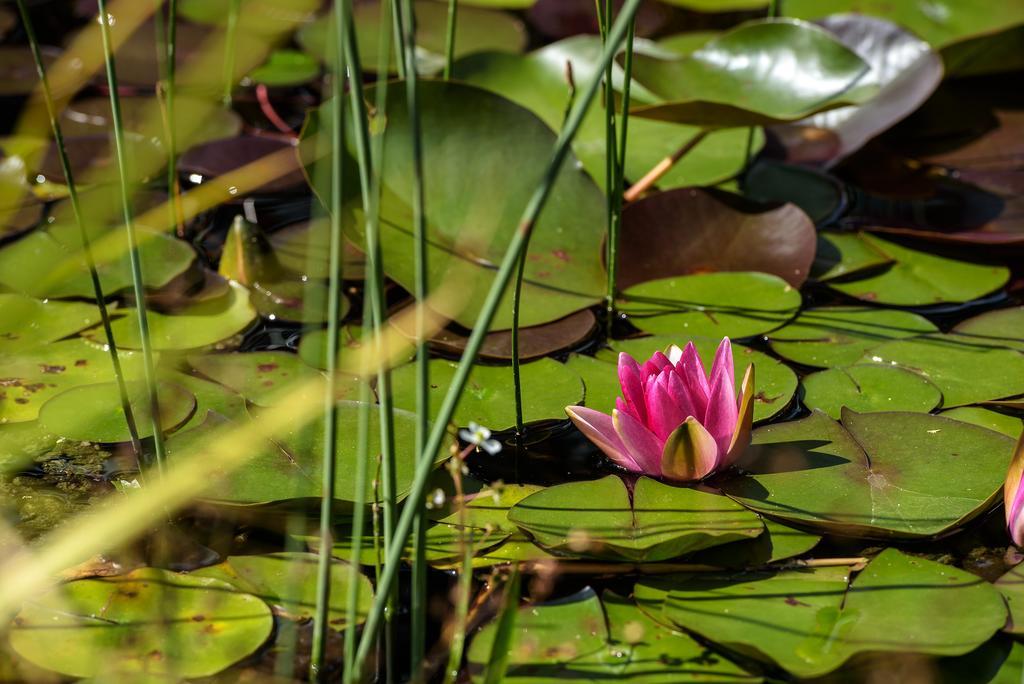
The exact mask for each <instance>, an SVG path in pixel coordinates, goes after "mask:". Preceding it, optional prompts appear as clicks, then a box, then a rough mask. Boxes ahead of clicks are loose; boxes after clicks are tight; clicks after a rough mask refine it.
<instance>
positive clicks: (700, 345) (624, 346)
mask: <svg viewBox="0 0 1024 684" xmlns="http://www.w3.org/2000/svg"><path fill="white" fill-rule="evenodd" d="M686 342H693V345H694V346H695V347H696V348H697V353H698V354H699V355H700V358H701V361H702V362H703V363H704V367H705V368H707V369H710V368H711V364H712V362H713V361H714V359H715V350H716V349H717V348H718V344H719V342H721V340H720V339H716V338H713V337H686V336H683V337H638V338H635V339H631V340H612V341H611V347H612V349H613V350H615V352H626V353H627V354H630V355H632V356H633V358H635V359H637V360H639V361H643V360H645V359H648V358H650V357H651V355H652V354H653V353H654V352H656V351H664V350H665V349H667V348H668V347H669V346H671V345H673V344H677V345H680V346H684V345H685V344H686ZM732 355H733V356H732V357H733V366H734V371H735V372H734V376H735V378H736V392H737V393H738V392H739V391H740V384H741V383H742V382H743V374H744V373H745V372H746V370H747V366H749V365H751V364H753V366H754V391H755V394H754V420H755V421H761V420H767V419H769V418H771V417H772V416H775V415H776V414H778V413H779V412H781V411H782V410H783V409H785V408H786V406H788V405H789V402H790V400H791V399H792V398H793V395H794V394H795V393H796V389H797V385H798V382H797V379H796V374H795V373H794V372H793V371H792V370H791V369H790V368H789V367H788V366H787V365H786V364H784V363H782V362H780V361H778V360H777V359H773V358H772V357H770V356H768V355H767V354H765V353H764V352H759V351H757V350H756V349H751V348H750V347H744V346H743V345H741V344H736V343H735V342H733V343H732ZM616 357H617V355H612V354H609V355H607V356H602V353H601V352H599V353H598V358H599V359H602V358H606V359H607V360H608V361H609V362H611V363H616V361H617V358H616ZM581 375H583V374H582V373H581ZM612 376H613V377H614V378H615V382H616V387H615V388H614V390H615V391H614V393H611V392H609V393H607V394H600V395H597V396H595V394H594V393H591V392H590V391H589V389H588V391H587V403H586V405H587V406H590V407H591V408H596V409H598V410H599V411H600V410H604V408H607V409H608V410H611V407H612V406H614V404H615V397H617V396H618V395H619V392H620V388H619V387H618V375H617V374H616V373H612ZM583 377H584V382H587V379H588V378H591V377H593V376H592V375H584V376H583ZM598 397H600V398H599V399H598ZM591 399H596V400H597V401H598V402H600V403H599V404H594V403H591Z"/></svg>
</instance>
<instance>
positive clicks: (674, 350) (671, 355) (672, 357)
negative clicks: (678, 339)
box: [665, 344, 683, 366]
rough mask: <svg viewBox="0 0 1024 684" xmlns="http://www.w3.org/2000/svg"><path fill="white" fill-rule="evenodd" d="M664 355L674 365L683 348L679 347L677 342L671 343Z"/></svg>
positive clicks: (679, 357) (681, 356)
mask: <svg viewBox="0 0 1024 684" xmlns="http://www.w3.org/2000/svg"><path fill="white" fill-rule="evenodd" d="M665 356H667V357H668V360H669V361H670V362H671V363H672V365H673V366H674V365H676V364H677V363H679V361H680V359H682V358H683V350H682V349H680V348H679V345H678V344H673V345H671V346H669V348H668V349H666V350H665Z"/></svg>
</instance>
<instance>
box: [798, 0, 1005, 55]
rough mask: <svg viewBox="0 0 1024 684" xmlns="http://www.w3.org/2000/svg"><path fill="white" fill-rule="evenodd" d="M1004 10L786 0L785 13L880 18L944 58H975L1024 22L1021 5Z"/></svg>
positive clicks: (974, 1) (972, 4) (949, 2)
mask: <svg viewBox="0 0 1024 684" xmlns="http://www.w3.org/2000/svg"><path fill="white" fill-rule="evenodd" d="M1004 10H1005V11H1003V12H995V13H994V12H992V11H991V5H989V4H987V3H986V2H984V0H931V1H930V2H929V3H927V4H925V5H922V4H920V3H918V2H914V1H913V0H897V2H890V1H888V0H787V5H786V14H789V15H790V16H794V17H801V18H803V19H817V18H819V17H824V16H826V15H829V14H838V13H841V12H859V13H861V14H869V15H872V16H876V17H882V18H883V19H888V20H889V21H892V22H895V23H897V24H899V25H901V26H903V27H905V28H907V29H908V30H910V31H912V32H914V33H915V34H916V35H918V36H920V37H921V38H923V39H924V40H926V41H928V42H929V43H931V45H932V46H933V47H935V48H941V49H942V52H943V57H944V58H948V57H957V56H958V53H959V56H960V58H961V59H963V58H964V57H969V58H970V59H976V58H977V57H978V54H979V53H982V54H984V52H985V50H986V49H987V42H988V41H990V40H991V39H992V38H993V37H995V36H997V35H998V34H999V33H1000V32H1002V31H1006V30H1008V29H1011V28H1013V27H1016V26H1019V25H1021V24H1024V6H1022V5H1020V4H1018V3H1010V4H1008V5H1007V6H1006V7H1005V8H1004ZM966 48H969V49H966ZM972 53H973V54H972ZM958 61H959V60H955V61H953V62H952V63H949V62H947V70H949V71H954V70H955V69H956V68H957V66H958V64H957V62H958ZM997 68H998V67H997Z"/></svg>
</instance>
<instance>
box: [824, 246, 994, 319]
mask: <svg viewBox="0 0 1024 684" xmlns="http://www.w3.org/2000/svg"><path fill="white" fill-rule="evenodd" d="M861 239H862V240H863V241H864V242H866V243H867V244H868V245H869V246H871V247H872V248H874V249H875V250H877V251H878V252H880V253H882V254H884V255H885V256H887V257H888V258H889V259H891V260H892V261H893V263H892V265H891V266H890V267H889V268H888V269H886V270H885V271H883V272H882V273H879V274H878V275H872V276H867V277H864V278H858V279H856V280H849V281H846V280H844V281H842V282H839V281H835V280H831V281H829V283H828V285H829V287H831V288H833V289H835V290H838V291H839V292H842V293H843V294H847V295H850V296H851V297H856V298H857V299H863V300H865V301H869V302H877V303H879V304H889V305H891V306H928V305H931V304H945V303H960V302H967V301H970V300H972V299H977V298H978V297H982V296H984V295H987V294H989V293H990V292H993V291H995V290H998V289H999V288H1001V287H1002V286H1003V285H1005V284H1006V281H1007V280H1008V279H1009V277H1010V271H1009V269H1007V268H1005V267H1003V266H986V265H984V264H972V263H969V262H966V261H957V260H955V259H949V258H946V257H941V256H938V255H935V254H929V253H927V252H920V251H918V250H915V249H910V248H908V247H903V246H902V245H897V244H895V243H893V242H889V241H888V240H882V239H881V238H877V237H875V236H873V235H868V234H862V235H861Z"/></svg>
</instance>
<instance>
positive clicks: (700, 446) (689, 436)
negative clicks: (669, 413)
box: [661, 416, 718, 482]
mask: <svg viewBox="0 0 1024 684" xmlns="http://www.w3.org/2000/svg"><path fill="white" fill-rule="evenodd" d="M717 462H718V444H717V443H716V442H715V438H714V437H712V436H711V434H710V433H709V432H708V431H707V430H705V429H704V426H703V425H701V424H700V423H699V422H698V421H697V419H696V418H694V417H692V416H691V417H690V418H687V419H686V421H685V422H684V423H683V424H682V425H680V426H679V427H678V428H677V429H676V430H675V431H674V432H673V433H672V434H671V435H669V438H668V440H667V441H666V442H665V448H664V449H663V450H662V457H661V474H662V475H663V476H664V477H667V478H669V479H671V480H679V481H682V482H691V481H693V480H701V479H703V478H705V477H707V476H708V475H710V474H711V473H712V472H714V470H715V466H716V464H717Z"/></svg>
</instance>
